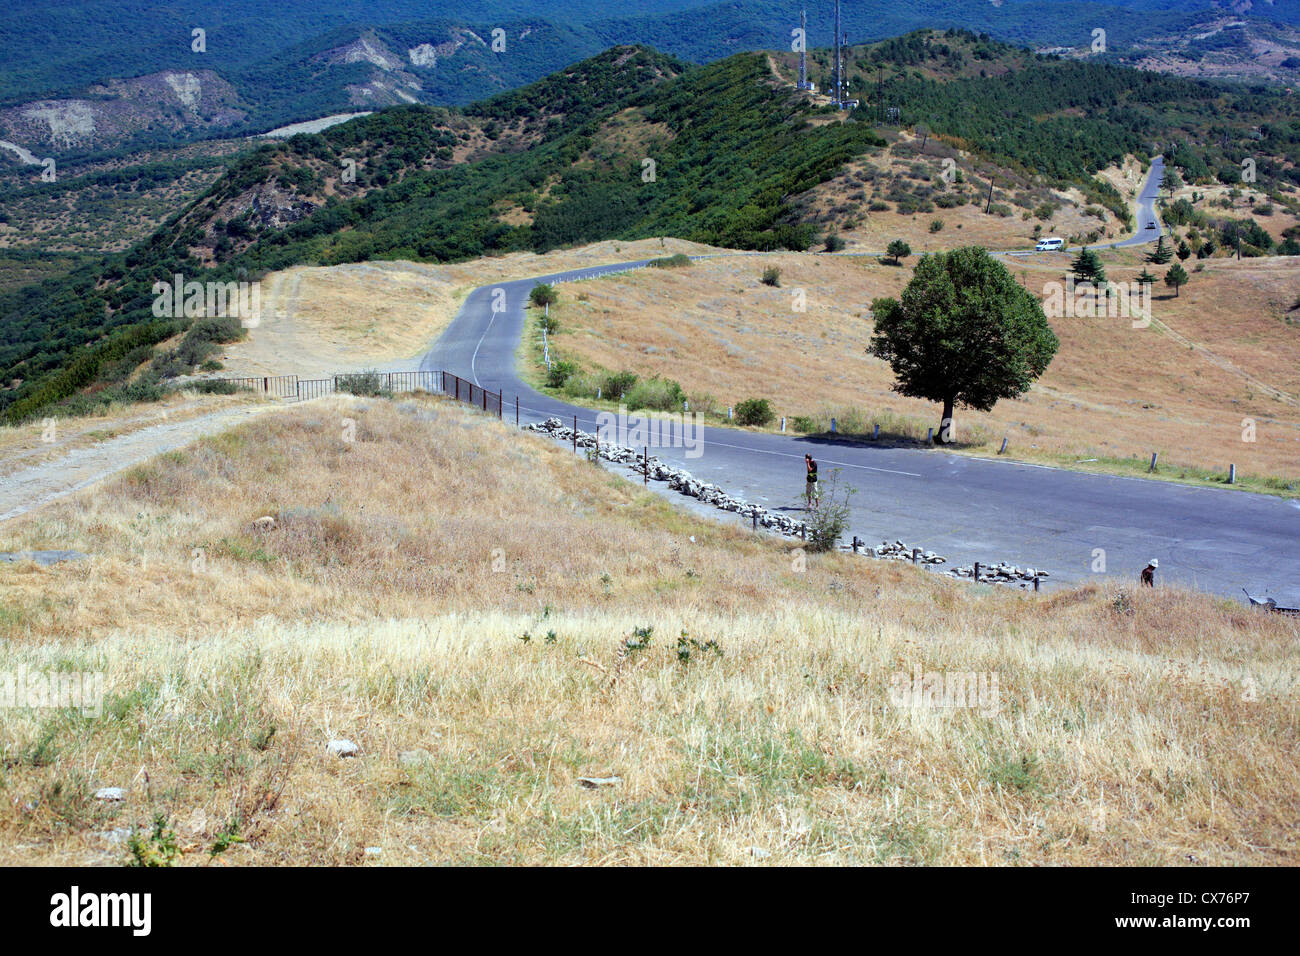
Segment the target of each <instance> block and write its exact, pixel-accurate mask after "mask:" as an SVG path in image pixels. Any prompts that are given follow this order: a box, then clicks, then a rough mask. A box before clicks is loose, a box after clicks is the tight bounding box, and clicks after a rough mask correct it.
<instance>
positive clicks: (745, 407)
mask: <svg viewBox="0 0 1300 956" xmlns="http://www.w3.org/2000/svg"><path fill="white" fill-rule="evenodd" d="M775 417H776V415H775V414H774V413H773V412H772V405H771V403H770V402H769V401H768V400H767V399H766V398H747V399H745V400H744V401H743V402H741V403H740V404H739V405H737V406H736V423H737V424H739V425H759V426H762V425H770V424H771V423H772V419H774V418H775Z"/></svg>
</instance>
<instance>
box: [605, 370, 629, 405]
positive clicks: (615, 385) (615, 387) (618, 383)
mask: <svg viewBox="0 0 1300 956" xmlns="http://www.w3.org/2000/svg"><path fill="white" fill-rule="evenodd" d="M636 381H637V376H636V373H635V372H611V373H610V374H609V375H606V376H605V380H604V381H603V382H602V383H601V386H600V389H601V391H600V393H601V397H602V398H608V399H617V398H622V397H623V396H624V395H626V394H627V393H628V392H629V391H630V390H631V388H632V386H633V385H635V384H636Z"/></svg>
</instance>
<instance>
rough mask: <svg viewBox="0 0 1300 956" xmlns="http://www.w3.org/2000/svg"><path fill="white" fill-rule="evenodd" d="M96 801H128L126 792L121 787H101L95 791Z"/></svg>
mask: <svg viewBox="0 0 1300 956" xmlns="http://www.w3.org/2000/svg"><path fill="white" fill-rule="evenodd" d="M95 799H96V800H110V801H118V800H125V799H126V791H125V790H123V789H122V788H121V787H100V788H99V789H98V790H96V791H95Z"/></svg>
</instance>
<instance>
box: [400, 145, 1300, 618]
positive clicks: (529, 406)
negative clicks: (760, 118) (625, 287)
mask: <svg viewBox="0 0 1300 956" xmlns="http://www.w3.org/2000/svg"><path fill="white" fill-rule="evenodd" d="M1156 176H1158V172H1157V171H1156V170H1155V169H1153V174H1152V176H1151V177H1149V178H1148V184H1150V183H1151V181H1152V180H1154V182H1155V183H1156V184H1158V183H1159V180H1158V179H1157V178H1155V177H1156ZM1143 195H1144V196H1147V198H1145V199H1144V201H1143V203H1142V205H1143V206H1144V207H1145V208H1142V209H1140V213H1139V225H1145V222H1144V221H1142V220H1141V216H1142V215H1150V216H1151V219H1154V218H1155V216H1154V214H1153V212H1152V210H1151V201H1152V199H1153V198H1154V193H1151V194H1149V196H1148V195H1147V190H1146V189H1144V190H1143ZM1147 221H1150V220H1147ZM1157 231H1158V227H1157ZM1144 232H1146V234H1147V235H1148V237H1149V236H1150V232H1149V231H1144ZM1125 241H1126V242H1127V243H1134V242H1143V241H1149V238H1147V239H1143V238H1142V233H1139V235H1138V236H1135V237H1133V238H1132V239H1129V240H1125ZM645 265H647V262H646V261H642V262H634V263H621V264H617V265H609V266H602V267H596V268H589V269H579V270H574V271H570V272H561V273H556V274H553V275H547V276H540V277H537V278H534V279H525V280H518V281H513V282H502V283H498V284H495V285H490V286H483V287H480V288H478V289H476V290H474V291H473V292H472V293H471V294H470V295H469V297H468V298H467V299H466V301H465V303H464V305H463V306H462V308H461V310H460V312H459V313H458V314H457V316H456V318H455V319H454V320H453V321H452V324H451V325H450V326H449V327H448V328H447V329H446V331H445V332H444V333H443V334H442V335H441V336H440V337H439V338H438V339H437V341H436V342H435V343H434V344H433V347H432V348H431V349H430V351H429V352H428V353H427V354H426V355H425V356H424V358H423V359H422V361H421V368H425V369H446V370H448V371H451V372H454V373H456V374H457V375H460V376H462V377H463V378H466V379H469V380H470V381H473V382H475V383H476V384H478V385H480V386H482V387H483V388H487V389H490V390H492V391H499V392H501V393H502V394H503V396H504V404H505V405H506V410H507V414H510V413H512V412H513V404H514V400H515V398H516V397H518V400H519V405H520V419H521V421H522V422H537V421H542V420H544V419H546V418H548V417H552V416H554V417H558V418H560V419H562V420H564V421H565V422H566V423H571V422H572V421H573V418H574V416H577V419H578V427H579V428H581V429H583V430H584V431H594V430H595V427H596V412H594V411H593V410H591V409H588V408H583V407H581V406H577V405H572V404H569V403H567V402H563V401H560V400H558V399H555V398H552V397H550V396H547V395H543V394H541V393H539V392H537V391H535V390H534V389H532V388H530V387H529V386H528V385H526V384H525V383H524V382H523V381H522V380H521V379H520V378H519V375H518V373H517V371H516V354H517V349H518V346H519V341H520V337H521V335H522V333H523V328H524V308H525V305H526V303H527V299H528V293H529V292H530V290H531V289H532V288H533V286H534V285H536V284H537V283H539V282H574V281H581V280H585V279H592V278H597V277H599V276H604V275H610V274H612V273H616V272H623V271H626V270H629V269H636V268H642V267H644V266H645ZM497 290H500V293H498V292H497ZM494 304H497V305H502V304H503V305H504V310H503V311H493V305H494ZM700 435H701V439H702V444H701V446H700V451H701V454H700V455H699V456H698V457H688V450H687V449H686V448H683V447H676V448H674V447H657V448H653V449H652V453H653V454H655V455H657V456H658V457H659V458H660V459H661V460H663V461H664V462H666V463H668V464H671V465H673V466H675V467H680V468H685V469H687V470H688V471H690V472H691V473H692V474H694V475H695V476H696V477H697V478H700V479H702V480H706V481H711V482H713V483H715V484H717V485H719V486H721V487H723V488H725V489H726V490H727V491H728V492H729V493H731V494H733V495H735V496H737V497H740V498H744V499H746V500H748V501H751V502H754V503H756V504H760V505H762V506H763V507H766V508H768V509H771V510H785V511H787V512H789V513H791V514H793V515H795V516H798V514H800V513H801V512H802V501H801V495H802V492H803V483H804V467H803V456H804V453H805V452H811V453H812V455H813V457H814V458H816V459H817V461H818V462H819V463H820V466H821V470H822V474H823V477H824V476H826V475H827V474H828V473H829V472H830V471H832V470H833V469H835V468H839V469H841V471H842V477H843V480H844V481H845V482H846V483H847V484H849V485H851V486H853V487H855V488H857V489H858V494H857V495H856V496H854V498H853V500H852V514H851V520H850V530H849V533H850V534H856V535H858V536H859V537H861V538H863V539H864V540H866V541H867V542H868V543H875V542H879V541H882V540H885V539H888V540H891V541H892V540H894V539H895V538H897V539H901V540H903V541H905V542H907V543H908V544H909V545H918V546H921V547H924V548H929V549H932V550H935V551H937V552H939V553H940V554H943V555H945V556H946V557H947V558H948V565H947V567H951V566H953V565H954V564H956V563H959V562H960V563H963V564H968V563H971V562H973V561H983V562H990V561H1003V560H1006V561H1010V562H1012V563H1015V564H1019V565H1021V566H1025V565H1028V566H1031V567H1036V568H1044V569H1047V570H1049V571H1051V572H1052V577H1051V578H1050V579H1049V580H1050V581H1051V582H1060V581H1080V580H1084V579H1087V578H1089V577H1093V576H1096V575H1098V574H1110V575H1118V576H1119V577H1121V578H1123V579H1125V580H1129V581H1132V582H1136V581H1137V575H1138V571H1139V570H1140V569H1141V568H1142V567H1143V566H1144V565H1145V564H1146V562H1147V560H1148V559H1150V558H1153V557H1154V558H1159V559H1160V577H1161V579H1163V580H1168V581H1176V582H1178V583H1180V584H1184V585H1187V586H1190V587H1194V588H1199V589H1201V590H1205V591H1209V592H1212V593H1217V594H1223V595H1226V596H1232V597H1236V598H1241V597H1242V594H1241V588H1243V587H1245V588H1248V589H1249V590H1250V591H1251V593H1252V594H1256V595H1257V596H1258V595H1260V594H1264V593H1267V594H1271V595H1272V596H1273V597H1274V598H1276V599H1277V601H1278V603H1279V604H1282V605H1291V606H1295V605H1300V501H1287V500H1283V499H1279V498H1274V497H1271V496H1268V495H1259V494H1252V493H1248V492H1241V491H1235V490H1231V489H1227V488H1197V487H1191V486H1186V485H1178V484H1173V483H1168V482H1161V481H1150V480H1145V479H1138V478H1122V477H1113V476H1108V475H1095V474H1084V473H1079V472H1071V471H1066V470H1062V469H1057V468H1051V467H1045V466H1040V465H1030V464H1023V463H1018V462H1010V461H1002V460H990V459H982V458H972V457H969V456H964V455H957V454H951V453H948V452H945V451H941V450H938V449H931V448H889V447H876V446H871V445H866V444H861V443H853V442H847V441H836V440H828V439H825V438H811V437H804V436H799V437H795V436H786V435H777V434H767V433H758V432H749V431H741V430H734V429H728V428H714V427H704V428H702V429H701V432H700ZM602 437H603V436H602ZM716 514H717V515H719V516H722V515H724V514H725V513H724V512H716ZM941 567H942V566H941Z"/></svg>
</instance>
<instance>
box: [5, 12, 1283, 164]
mask: <svg viewBox="0 0 1300 956" xmlns="http://www.w3.org/2000/svg"><path fill="white" fill-rule="evenodd" d="M58 7H59V10H58V17H57V18H56V21H55V20H50V18H40V17H37V18H31V20H30V21H27V20H23V19H22V18H7V20H6V22H5V23H4V24H2V25H0V139H5V140H7V141H9V142H12V143H15V144H16V145H18V146H20V147H24V148H27V149H31V150H37V149H38V148H39V149H43V150H47V151H52V152H53V153H54V154H55V155H58V154H59V153H60V152H63V153H73V154H86V153H94V152H96V151H105V150H110V151H111V150H114V149H124V150H132V149H139V148H143V147H147V146H154V145H160V144H164V143H172V142H175V141H177V140H178V139H179V140H186V139H193V138H203V137H211V136H227V135H246V134H250V133H257V132H263V131H266V130H269V129H271V128H274V127H278V126H283V125H286V124H289V123H293V122H298V121H303V120H312V119H315V118H317V117H319V116H324V115H327V114H331V113H339V112H350V111H356V110H365V109H378V108H383V107H385V106H392V105H400V104H411V103H426V104H440V105H462V104H466V103H470V102H474V101H476V100H480V99H482V98H484V97H486V96H490V95H492V94H493V93H497V92H501V91H503V90H508V89H514V88H517V87H519V86H522V85H524V84H526V83H529V82H532V81H533V80H536V79H539V78H541V77H543V76H546V75H548V74H550V73H552V72H554V71H555V70H557V69H560V68H561V67H563V66H564V65H566V64H569V63H574V62H577V61H578V60H581V59H583V58H586V57H589V56H593V55H595V54H597V53H598V52H599V51H601V50H603V49H606V48H608V47H609V46H612V45H617V44H629V43H632V44H644V45H649V46H652V47H654V48H655V49H658V50H661V51H663V52H665V53H668V54H670V55H673V56H677V57H680V58H683V59H685V60H687V61H690V62H696V63H700V62H709V61H712V60H716V59H719V58H721V57H725V56H729V55H731V54H733V53H736V52H739V51H742V50H752V49H785V48H788V46H789V43H790V39H791V37H790V32H791V30H792V29H793V27H794V26H797V24H798V18H799V11H800V10H801V9H808V16H809V21H808V23H809V28H808V42H809V44H810V45H811V46H827V45H829V44H830V43H831V42H832V37H831V32H832V31H831V27H830V9H831V4H830V2H829V0H820V2H798V0H738V2H723V3H719V2H716V0H713V2H708V0H665V2H656V3H653V4H652V3H647V2H644V0H628V2H626V3H623V4H620V5H619V6H618V7H617V8H614V9H613V10H611V8H610V7H609V6H608V5H605V4H598V3H594V2H592V0H574V2H572V3H560V2H557V0H536V2H532V3H525V2H516V0H488V2H485V3H481V4H479V5H478V6H476V8H475V12H474V15H473V17H472V19H467V18H463V17H462V18H443V19H437V20H427V19H420V15H421V14H423V13H426V12H427V6H426V5H424V4H421V3H417V2H414V0H374V2H372V3H364V4H363V3H360V2H354V0H334V2H332V3H326V4H312V5H311V15H310V16H309V17H308V16H303V14H304V13H305V8H306V4H304V3H303V2H302V0H286V2H283V3H280V4H277V5H275V6H273V7H269V8H268V7H266V6H265V5H262V4H261V3H260V2H254V0H227V2H224V3H222V4H220V5H218V6H213V5H211V4H210V3H202V2H199V0H178V2H176V3H174V4H170V5H168V7H167V8H164V9H161V10H160V9H159V8H156V7H153V6H151V5H147V4H145V3H144V0H109V2H105V0H96V2H94V3H87V2H81V0H64V2H63V3H61V4H58ZM146 8H147V9H146ZM114 11H116V14H115V13H114ZM843 13H844V29H845V31H846V33H848V35H849V38H850V40H851V41H852V42H859V43H860V42H863V41H866V40H872V39H878V38H884V37H888V36H895V35H900V34H903V33H906V32H909V31H910V30H913V29H915V28H917V27H921V26H931V27H939V28H948V27H962V28H968V29H973V30H975V31H976V32H983V33H988V34H990V35H991V36H993V37H995V38H998V39H1003V40H1007V41H1010V42H1014V43H1017V44H1020V45H1025V46H1030V47H1034V48H1040V49H1041V48H1061V49H1064V50H1069V51H1073V53H1074V54H1078V55H1083V54H1087V55H1092V51H1091V44H1092V43H1093V39H1094V34H1093V31H1094V30H1095V29H1098V28H1101V29H1104V30H1105V31H1106V43H1107V51H1108V55H1111V56H1114V57H1120V58H1123V59H1124V61H1125V62H1129V63H1132V64H1134V65H1140V66H1145V67H1150V68H1154V69H1168V70H1169V71H1171V72H1176V73H1182V74H1184V75H1187V74H1196V73H1197V72H1198V70H1202V69H1204V70H1205V71H1206V72H1208V73H1210V74H1211V75H1222V76H1224V77H1225V78H1235V79H1251V80H1255V79H1258V80H1265V81H1269V82H1275V81H1276V82H1292V78H1294V83H1296V84H1297V85H1300V67H1295V68H1288V67H1286V66H1284V65H1283V64H1284V63H1286V62H1287V61H1288V57H1289V52H1288V50H1289V48H1288V47H1287V45H1286V44H1287V40H1286V38H1285V37H1282V38H1281V39H1279V40H1278V42H1277V43H1276V44H1275V46H1276V49H1277V51H1278V55H1276V56H1273V57H1272V59H1271V61H1270V60H1269V57H1268V55H1267V51H1265V52H1264V53H1261V50H1260V49H1259V42H1257V39H1258V37H1261V36H1263V35H1265V34H1269V33H1270V28H1269V26H1268V24H1274V25H1276V24H1292V25H1300V3H1283V2H1278V0H1105V2H1093V0H1086V2H1078V0H1002V2H1001V3H1000V4H998V5H994V4H992V3H990V2H988V0H919V2H916V3H912V4H908V5H893V6H886V7H882V5H880V4H876V3H865V2H858V3H852V2H850V3H845V4H844V8H843ZM1223 14H1231V15H1234V16H1235V15H1242V16H1247V17H1250V18H1260V19H1255V20H1251V21H1250V22H1251V23H1252V24H1255V25H1254V26H1252V27H1251V28H1250V29H1251V33H1252V37H1251V40H1250V41H1249V42H1246V43H1245V44H1244V45H1243V43H1242V42H1238V43H1237V44H1235V46H1234V45H1233V44H1221V45H1219V46H1216V45H1215V44H1214V43H1209V44H1204V43H1202V46H1209V47H1214V49H1211V50H1208V51H1202V50H1200V49H1198V48H1197V44H1196V43H1195V42H1193V41H1189V40H1188V39H1187V38H1188V37H1189V36H1190V35H1192V34H1193V33H1194V32H1195V30H1194V27H1195V25H1196V24H1198V23H1204V22H1210V21H1206V19H1205V18H1206V17H1207V16H1212V15H1219V16H1222V15H1223ZM47 21H48V22H47ZM38 27H39V32H41V34H42V35H41V38H40V41H39V42H35V41H36V37H35V36H34V34H33V31H34V30H37V28H38ZM127 28H130V30H131V36H130V42H129V43H122V42H118V37H119V36H120V33H121V31H122V30H124V29H127ZM194 30H203V31H204V33H203V47H204V49H203V51H202V52H195V50H194V49H192V47H193V46H194V44H195V41H194V39H193V38H192V32H193V31H194ZM51 31H52V33H53V39H50V37H49V36H47V34H48V33H50V32H51ZM496 41H499V42H497V47H496V49H494V48H493V44H494V42H496ZM502 44H504V48H503V47H502ZM1297 46H1300V41H1297ZM1206 52H1208V53H1209V54H1210V56H1209V58H1208V59H1207V57H1206V55H1205V53H1206ZM1215 57H1217V58H1218V59H1219V60H1222V59H1224V58H1225V57H1227V58H1228V59H1229V62H1227V63H1226V64H1225V63H1219V62H1217V61H1216V60H1215V59H1214V58H1215ZM1234 60H1235V62H1239V63H1241V64H1243V67H1244V65H1246V64H1254V63H1255V62H1256V61H1258V62H1261V63H1265V64H1266V65H1269V66H1270V68H1269V69H1264V70H1261V69H1258V68H1255V67H1254V66H1252V67H1251V68H1249V69H1246V68H1243V69H1242V70H1239V71H1236V72H1234V70H1233V69H1232V66H1233V61H1234ZM176 76H179V77H183V78H184V77H194V78H196V79H195V80H194V81H190V80H188V79H186V80H185V82H186V83H193V82H197V84H198V85H199V87H200V89H201V94H200V100H199V103H198V104H197V106H196V105H195V104H194V103H189V102H186V101H185V99H184V94H183V93H181V92H173V91H170V90H168V89H166V88H163V87H159V86H158V83H159V82H169V81H167V79H166V78H167V77H176ZM141 86H153V87H155V88H156V93H157V95H156V96H154V97H153V100H154V102H149V103H146V102H142V101H141V98H140V97H138V96H133V95H132V91H133V89H134V88H137V87H141ZM5 107H7V108H5ZM11 158H12V154H11V153H0V162H7V161H9V160H10V159H11Z"/></svg>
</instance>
